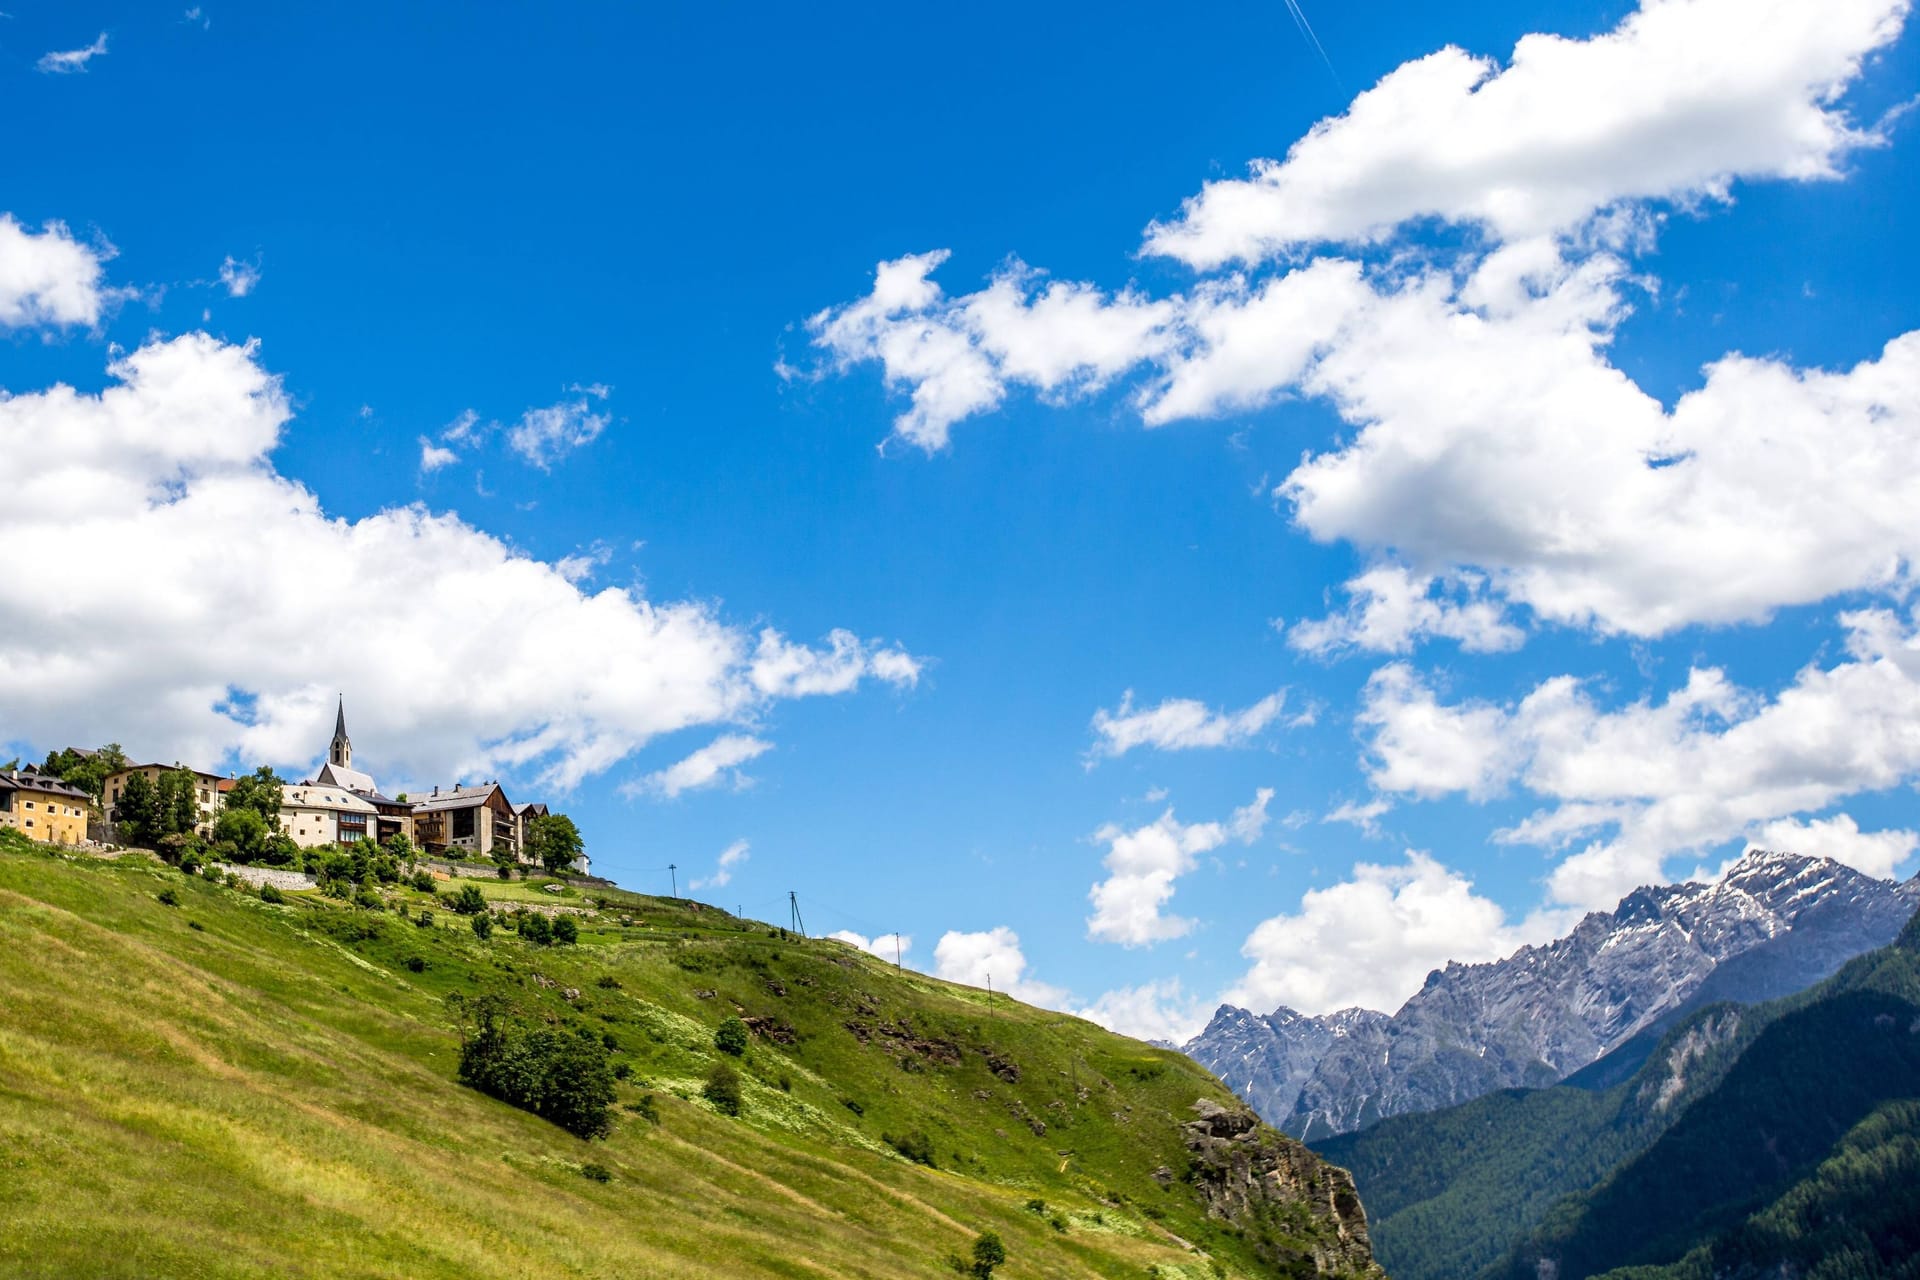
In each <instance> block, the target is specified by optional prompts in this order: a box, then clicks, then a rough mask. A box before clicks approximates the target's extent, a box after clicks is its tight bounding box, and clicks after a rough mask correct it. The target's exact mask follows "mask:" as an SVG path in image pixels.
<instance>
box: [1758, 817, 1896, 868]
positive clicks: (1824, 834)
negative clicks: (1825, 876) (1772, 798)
mask: <svg viewBox="0 0 1920 1280" xmlns="http://www.w3.org/2000/svg"><path fill="white" fill-rule="evenodd" d="M1755 849H1767V850H1771V851H1773V852H1775V853H1778V852H1782V851H1785V852H1790V853H1799V854H1805V855H1807V856H1808V857H1814V858H1832V859H1833V860H1834V861H1835V862H1844V863H1846V864H1847V865H1848V866H1850V867H1853V868H1854V869H1856V870H1858V871H1864V872H1866V873H1867V874H1868V875H1870V876H1875V877H1877V878H1879V879H1881V880H1890V879H1892V878H1893V876H1894V874H1895V872H1896V871H1897V870H1898V869H1899V868H1900V866H1901V864H1902V863H1904V862H1906V861H1907V859H1908V858H1911V857H1912V856H1913V851H1914V850H1915V849H1920V832H1914V831H1906V830H1899V831H1862V830H1861V829H1860V824H1859V823H1858V822H1855V821H1854V820H1853V816H1852V815H1851V814H1845V813H1839V814H1835V815H1834V816H1833V817H1831V818H1815V819H1813V820H1812V821H1811V822H1802V821H1799V820H1798V819H1795V818H1782V819H1780V820H1779V821H1776V822H1768V823H1765V824H1763V825H1762V826H1761V827H1760V828H1759V829H1758V830H1757V831H1755V832H1753V833H1752V834H1751V835H1749V836H1748V837H1747V847H1746V849H1745V850H1743V852H1748V853H1750V852H1752V851H1753V850H1755Z"/></svg>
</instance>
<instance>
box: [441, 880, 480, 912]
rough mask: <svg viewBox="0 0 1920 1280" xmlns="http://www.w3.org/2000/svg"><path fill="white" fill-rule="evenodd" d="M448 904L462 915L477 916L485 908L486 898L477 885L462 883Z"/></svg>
mask: <svg viewBox="0 0 1920 1280" xmlns="http://www.w3.org/2000/svg"><path fill="white" fill-rule="evenodd" d="M449 905H451V906H452V907H453V909H454V910H455V911H457V912H459V913H460V914H461V915H463V916H477V915H479V914H480V913H482V912H483V911H485V910H486V909H487V899H486V895H485V894H483V893H481V892H480V886H479V885H477V884H463V885H461V886H460V892H458V893H456V894H454V895H453V900H452V902H451V903H450V904H449Z"/></svg>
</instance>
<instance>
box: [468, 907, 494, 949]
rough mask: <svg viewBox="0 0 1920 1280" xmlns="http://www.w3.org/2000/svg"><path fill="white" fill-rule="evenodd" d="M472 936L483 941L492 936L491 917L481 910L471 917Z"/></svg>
mask: <svg viewBox="0 0 1920 1280" xmlns="http://www.w3.org/2000/svg"><path fill="white" fill-rule="evenodd" d="M473 936H474V937H476V938H478V939H480V941H482V942H485V941H486V940H487V939H488V938H491V937H492V936H493V917H492V916H491V915H489V914H488V913H486V912H484V911H483V912H481V913H480V914H479V915H477V916H475V917H474V918H473Z"/></svg>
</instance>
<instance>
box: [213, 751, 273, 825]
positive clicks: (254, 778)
mask: <svg viewBox="0 0 1920 1280" xmlns="http://www.w3.org/2000/svg"><path fill="white" fill-rule="evenodd" d="M285 785H286V779H285V778H282V777H281V776H280V775H279V774H277V773H275V772H274V771H273V770H272V769H271V768H269V767H268V766H266V765H264V764H263V765H261V766H260V767H259V768H258V769H255V770H254V771H253V772H252V773H250V774H248V775H247V776H246V777H244V778H236V779H235V780H234V783H233V790H231V791H229V792H227V811H228V812H229V813H231V812H232V811H233V810H235V809H251V810H253V811H254V812H255V813H257V814H259V815H260V816H261V817H262V818H264V819H266V823H267V829H268V830H269V831H271V830H275V829H277V828H278V827H279V825H280V799H281V788H282V787H284V786H285Z"/></svg>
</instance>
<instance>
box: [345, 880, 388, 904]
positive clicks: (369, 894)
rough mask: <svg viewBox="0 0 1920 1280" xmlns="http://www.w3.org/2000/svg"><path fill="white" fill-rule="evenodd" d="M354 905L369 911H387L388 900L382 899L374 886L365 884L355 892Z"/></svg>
mask: <svg viewBox="0 0 1920 1280" xmlns="http://www.w3.org/2000/svg"><path fill="white" fill-rule="evenodd" d="M353 905H354V906H356V907H362V908H364V909H366V910H368V911H380V910H383V909H385V907H386V905H387V900H386V899H385V898H382V897H381V896H380V895H379V893H377V892H376V891H375V890H374V887H373V886H372V885H370V884H363V885H361V886H360V887H359V888H358V889H355V890H354V891H353Z"/></svg>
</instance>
